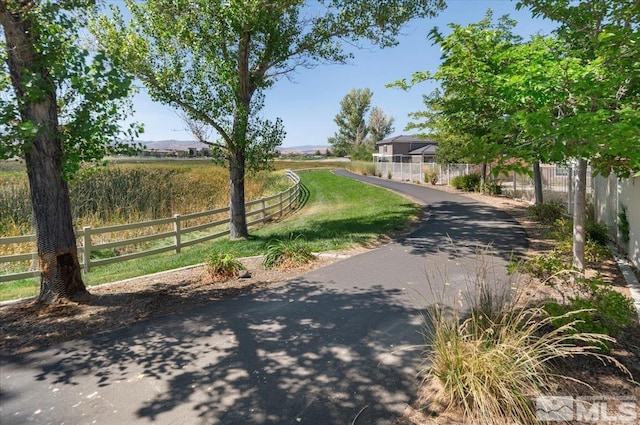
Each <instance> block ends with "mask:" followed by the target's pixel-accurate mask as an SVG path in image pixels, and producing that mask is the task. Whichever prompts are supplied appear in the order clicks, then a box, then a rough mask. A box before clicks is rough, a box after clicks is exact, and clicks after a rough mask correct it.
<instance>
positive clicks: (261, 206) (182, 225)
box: [0, 170, 301, 283]
mask: <svg viewBox="0 0 640 425" xmlns="http://www.w3.org/2000/svg"><path fill="white" fill-rule="evenodd" d="M285 173H286V176H287V177H288V178H289V179H290V180H291V181H292V182H293V185H292V186H291V187H290V188H288V189H287V190H285V191H282V192H280V193H278V194H275V195H272V196H268V197H265V198H261V199H258V200H255V201H250V202H247V203H246V204H245V208H246V211H247V212H246V216H247V225H248V226H249V227H251V226H254V225H256V224H264V223H267V222H268V221H270V220H272V219H274V218H276V217H282V216H283V215H284V214H285V213H286V212H289V211H291V210H293V209H295V208H296V206H297V205H298V200H299V197H300V193H301V192H300V178H299V177H298V175H297V174H296V173H294V172H293V171H291V170H286V172H285ZM220 217H224V218H220ZM196 220H198V224H195V225H189V223H190V222H194V221H196ZM159 227H164V228H167V229H168V230H166V231H162V232H159V233H153V234H150V235H147V236H139V237H134V238H129V239H119V240H116V241H111V242H105V243H94V242H93V240H94V238H95V237H96V236H98V235H104V234H107V233H118V232H120V233H122V232H126V231H130V230H139V229H145V228H146V229H157V228H159ZM229 232H230V230H229V208H228V207H225V208H218V209H215V210H210V211H203V212H198V213H194V214H185V215H180V214H176V215H174V216H173V217H169V218H163V219H159V220H150V221H144V222H140V223H131V224H122V225H116V226H108V227H97V228H92V227H89V226H86V227H83V228H82V230H77V231H76V238H77V240H78V256H79V257H80V258H81V260H82V261H81V267H82V270H83V271H84V272H85V273H88V272H89V271H90V270H91V268H93V267H97V266H102V265H106V264H111V263H117V262H121V261H127V260H132V259H134V258H141V257H146V256H149V255H154V254H160V253H163V252H169V251H173V252H175V253H177V254H178V253H180V250H181V249H182V248H185V247H188V246H191V245H195V244H199V243H203V242H207V241H210V240H212V239H216V238H220V237H223V236H226V235H228V234H229ZM162 239H165V240H169V239H170V240H172V242H171V243H170V244H168V245H163V246H160V247H155V248H150V249H146V250H139V251H135V252H128V253H125V254H121V255H115V256H107V257H106V258H92V257H97V256H96V255H95V254H96V253H100V252H104V251H107V250H114V249H118V248H123V247H129V246H136V245H138V246H139V245H140V244H146V243H149V242H156V241H160V240H162ZM35 240H36V236H35V235H27V236H16V237H7V238H0V246H2V245H11V244H33V243H34V242H35ZM37 258H38V255H37V253H36V252H29V253H23V254H13V255H5V256H0V264H2V263H16V262H25V261H31V264H32V269H31V270H28V271H23V272H18V273H8V274H0V283H2V282H10V281H14V280H20V279H26V278H30V277H34V276H37V275H38V274H39V273H40V272H39V271H38V270H33V267H34V266H36V267H37V261H36V260H37Z"/></svg>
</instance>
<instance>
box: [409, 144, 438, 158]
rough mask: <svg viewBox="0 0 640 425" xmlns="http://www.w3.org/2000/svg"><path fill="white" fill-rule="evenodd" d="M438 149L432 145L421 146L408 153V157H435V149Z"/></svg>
mask: <svg viewBox="0 0 640 425" xmlns="http://www.w3.org/2000/svg"><path fill="white" fill-rule="evenodd" d="M437 147H438V145H437V144H435V142H434V144H432V145H427V146H423V147H421V148H418V149H414V150H412V151H411V152H409V155H435V154H436V148H437Z"/></svg>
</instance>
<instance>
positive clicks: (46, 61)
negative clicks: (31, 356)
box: [0, 0, 136, 302]
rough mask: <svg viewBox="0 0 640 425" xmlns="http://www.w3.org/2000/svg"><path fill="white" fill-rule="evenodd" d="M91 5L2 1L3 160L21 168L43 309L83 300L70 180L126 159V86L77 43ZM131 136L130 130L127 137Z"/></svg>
mask: <svg viewBox="0 0 640 425" xmlns="http://www.w3.org/2000/svg"><path fill="white" fill-rule="evenodd" d="M92 7H94V2H92V1H86V0H85V1H83V0H76V1H69V2H64V3H60V2H54V1H40V2H36V1H27V0H23V1H5V0H2V1H0V23H1V24H2V27H3V30H4V38H3V40H2V45H1V47H2V49H0V56H1V57H0V59H2V65H0V66H2V73H1V74H0V91H1V92H2V96H0V140H1V142H2V143H0V159H7V158H12V157H19V158H23V159H24V161H25V164H26V167H27V175H28V178H29V189H30V198H31V205H32V207H33V213H34V214H33V217H34V226H35V229H36V238H37V248H38V258H39V263H40V264H39V265H40V294H39V297H38V300H39V301H41V302H50V301H55V300H57V299H60V298H74V297H77V296H82V295H84V294H86V288H85V286H84V282H83V281H82V277H81V275H80V265H79V261H78V252H77V247H76V238H75V234H74V229H73V220H72V216H71V205H70V200H69V189H68V185H67V181H66V179H68V178H70V177H72V176H73V174H74V172H75V171H77V170H78V168H79V167H80V165H81V163H82V162H85V161H97V160H100V159H102V158H103V157H104V156H105V155H107V154H108V153H114V152H118V151H122V150H127V151H128V150H129V146H128V145H126V144H125V143H124V142H122V141H120V139H119V136H122V133H121V131H120V126H119V125H118V122H119V121H120V120H121V119H123V118H124V116H125V113H126V111H127V108H126V106H127V105H128V103H127V101H126V100H125V99H126V97H127V96H128V94H129V87H130V82H131V80H130V78H128V77H127V76H123V75H122V74H121V73H120V72H119V71H118V66H117V63H115V64H114V63H113V62H111V61H110V59H109V58H108V56H106V55H105V53H104V52H103V51H99V50H98V51H89V49H88V48H87V47H86V46H85V45H84V44H83V42H82V41H81V39H80V31H81V28H82V27H83V25H84V24H85V23H86V21H85V19H84V17H85V16H86V14H87V12H88V10H89V9H91V8H92ZM135 133H136V131H135V126H133V127H131V128H130V131H129V133H128V135H134V134H135Z"/></svg>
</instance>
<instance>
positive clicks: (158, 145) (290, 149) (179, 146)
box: [136, 140, 329, 154]
mask: <svg viewBox="0 0 640 425" xmlns="http://www.w3.org/2000/svg"><path fill="white" fill-rule="evenodd" d="M136 143H141V144H142V145H144V146H146V147H147V149H154V150H184V149H189V148H197V149H202V148H204V147H206V146H207V145H205V144H204V143H200V142H198V141H195V140H152V141H146V140H136ZM327 149H329V146H321V145H303V146H285V147H280V148H278V151H280V153H282V154H297V153H299V154H314V153H316V152H317V151H320V152H321V153H325V152H326V151H327Z"/></svg>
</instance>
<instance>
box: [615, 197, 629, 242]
mask: <svg viewBox="0 0 640 425" xmlns="http://www.w3.org/2000/svg"><path fill="white" fill-rule="evenodd" d="M618 230H619V231H620V237H621V238H622V242H624V243H625V244H628V243H629V231H630V228H629V217H627V207H626V206H625V205H622V206H621V209H620V212H619V213H618Z"/></svg>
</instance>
